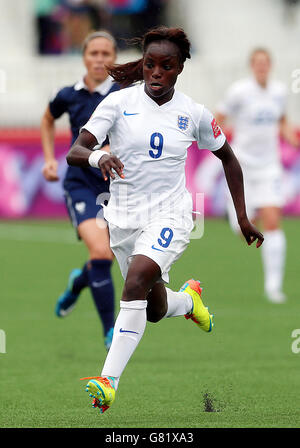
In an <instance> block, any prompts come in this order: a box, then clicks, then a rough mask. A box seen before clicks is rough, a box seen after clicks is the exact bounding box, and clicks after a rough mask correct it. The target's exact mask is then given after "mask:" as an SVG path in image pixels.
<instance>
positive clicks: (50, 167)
mask: <svg viewBox="0 0 300 448" xmlns="http://www.w3.org/2000/svg"><path fill="white" fill-rule="evenodd" d="M57 167H58V162H57V160H55V159H52V160H48V161H47V162H45V164H44V166H43V168H42V173H43V176H44V178H45V179H46V180H48V181H49V182H55V181H57V180H59V177H58V175H57Z"/></svg>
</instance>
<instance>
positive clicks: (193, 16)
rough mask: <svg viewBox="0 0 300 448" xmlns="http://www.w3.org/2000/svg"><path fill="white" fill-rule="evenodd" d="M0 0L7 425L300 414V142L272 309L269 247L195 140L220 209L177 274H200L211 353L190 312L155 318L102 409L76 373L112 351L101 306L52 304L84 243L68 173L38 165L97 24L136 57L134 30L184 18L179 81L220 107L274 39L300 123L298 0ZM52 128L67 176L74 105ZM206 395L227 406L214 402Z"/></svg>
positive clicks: (266, 418) (258, 419)
mask: <svg viewBox="0 0 300 448" xmlns="http://www.w3.org/2000/svg"><path fill="white" fill-rule="evenodd" d="M0 10H1V15H0V50H1V63H0V185H1V188H0V219H1V222H0V238H1V246H2V250H1V269H2V275H1V276H2V278H3V281H2V288H1V289H2V293H1V309H0V328H1V329H3V330H4V331H5V333H6V335H7V349H6V353H5V354H3V353H2V354H1V353H0V365H1V369H0V376H1V384H2V386H1V392H0V395H1V403H2V404H1V414H0V426H3V427H7V426H10V427H16V426H17V427H18V426H25V427H38V426H41V427H47V426H50V427H54V426H82V427H83V426H84V427H88V426H95V427H98V426H101V425H102V426H105V427H120V426H121V427H122V426H123V427H124V426H127V427H141V426H142V427H145V426H150V427H197V426H200V427H201V426H207V427H212V426H233V427H235V426H274V427H276V426H298V425H299V422H300V415H299V409H298V407H297V400H298V398H299V397H298V398H297V394H299V390H300V387H299V375H298V372H299V358H297V355H296V354H294V353H292V352H291V349H290V344H291V332H292V330H293V329H295V328H299V327H300V325H299V322H298V316H299V309H298V300H299V242H300V240H299V230H298V229H299V224H300V221H299V216H300V152H299V151H296V150H295V149H294V148H291V147H289V146H288V145H287V144H286V143H285V142H281V151H282V159H283V163H284V167H285V179H284V188H285V192H286V197H287V206H286V207H285V210H284V212H285V220H284V226H285V230H286V233H287V240H288V247H289V249H288V264H287V276H286V292H287V294H288V297H289V301H288V303H287V304H286V305H284V306H283V307H281V308H280V306H279V307H277V308H276V306H274V305H273V306H272V305H270V304H267V303H266V302H264V301H263V298H262V294H261V291H262V283H263V280H262V272H261V271H262V270H261V261H260V256H259V254H258V252H255V250H254V249H253V250H251V249H252V248H251V249H248V248H246V247H245V246H244V245H242V244H241V243H240V241H239V240H238V238H236V237H234V235H233V234H232V233H231V231H230V229H229V226H228V224H227V222H226V221H225V220H223V219H222V217H223V216H224V213H225V210H224V188H225V185H224V178H223V175H222V173H221V171H220V165H218V162H217V161H216V160H214V161H212V159H210V156H209V154H206V152H205V151H203V153H201V154H200V153H199V152H197V151H196V150H193V149H192V150H191V151H190V155H189V159H188V164H187V170H188V176H189V180H188V182H189V188H190V189H191V191H203V192H204V193H205V201H206V202H205V206H206V209H205V213H206V216H211V217H214V219H208V220H206V222H205V235H204V238H202V240H200V241H196V240H195V241H193V242H192V244H191V245H190V247H189V249H188V251H187V252H186V253H185V254H184V256H183V258H182V260H181V261H179V262H178V263H177V265H176V266H175V268H174V270H173V272H174V273H173V275H172V276H171V281H172V287H174V288H176V287H180V286H181V283H182V281H183V280H185V279H186V276H189V277H192V276H196V278H197V277H198V276H199V271H200V272H201V274H200V275H201V276H203V278H204V279H205V288H206V291H207V294H209V297H210V299H209V300H210V303H211V307H212V308H215V309H216V314H217V316H218V317H217V325H218V329H219V330H218V332H216V334H215V335H212V338H211V339H205V344H204V343H202V341H204V339H201V341H200V340H199V347H200V348H199V354H198V352H196V349H194V350H193V353H192V355H190V353H189V351H188V350H187V347H194V346H195V340H197V339H195V338H197V337H198V333H197V330H196V329H195V330H194V328H192V329H190V330H187V329H188V327H189V325H188V322H185V321H180V323H179V321H178V320H176V319H175V322H174V319H170V320H169V321H167V322H164V323H163V324H161V325H160V326H156V327H155V330H154V327H153V326H152V325H150V328H151V331H148V333H147V334H146V335H145V337H144V338H143V349H141V350H138V351H137V353H136V355H135V357H134V359H133V360H132V362H131V363H130V365H129V367H128V372H129V373H126V374H124V380H123V384H124V385H123V387H122V388H121V389H120V390H121V391H122V392H120V401H118V402H117V403H116V405H114V408H113V409H112V410H111V411H110V412H111V414H108V413H107V414H108V415H105V416H104V420H101V421H100V420H99V418H98V415H97V416H96V417H95V416H94V414H93V413H92V410H91V411H86V405H87V398H86V397H85V396H84V394H82V392H81V388H80V384H79V385H78V383H77V382H76V381H75V382H74V384H73V383H72V382H71V383H70V377H72V378H75V379H77V378H79V377H82V376H88V375H93V374H97V371H95V369H96V368H98V363H99V357H100V361H101V358H103V359H104V357H105V353H104V348H102V341H101V340H100V342H99V339H101V331H100V325H99V322H98V321H97V317H96V313H95V312H94V309H93V305H92V303H91V301H90V300H89V299H88V298H85V297H83V299H82V300H80V302H79V304H78V309H76V310H75V311H74V316H72V317H70V318H68V319H67V320H66V321H63V322H61V321H58V319H56V318H55V317H54V312H53V311H54V304H55V301H56V297H57V295H58V294H59V293H60V292H61V290H62V289H63V288H64V286H65V279H66V275H67V273H68V272H69V270H70V269H71V268H73V267H74V263H75V264H76V265H77V264H78V266H80V265H81V264H82V262H83V261H84V260H85V256H86V254H85V250H84V248H83V247H82V245H81V244H79V243H77V241H76V238H75V234H74V232H73V230H72V229H71V227H70V224H69V223H68V221H67V213H66V210H65V206H64V202H63V197H62V186H61V182H58V183H51V184H50V183H47V182H46V181H45V180H44V179H43V177H42V174H41V167H42V164H43V157H42V150H41V143H40V135H39V124H40V119H41V116H42V113H43V111H44V110H45V107H46V105H47V103H48V101H49V99H50V98H51V96H52V94H53V92H54V91H55V90H56V89H58V88H60V87H62V86H64V85H71V84H73V83H74V82H75V81H77V80H78V79H79V78H80V77H81V76H82V75H83V73H84V68H83V64H82V60H81V55H80V45H81V42H82V40H83V38H84V37H85V35H86V34H87V33H88V32H89V30H90V29H95V28H105V29H107V30H109V31H111V32H113V33H114V34H115V35H116V37H117V39H118V45H119V50H120V51H119V56H118V61H119V62H125V61H128V60H132V59H134V58H138V57H139V52H138V49H137V48H131V49H128V48H127V47H126V45H125V44H124V40H122V39H123V38H129V37H133V36H138V35H141V34H142V33H143V32H144V30H145V29H147V28H149V27H151V26H154V25H157V24H161V23H163V24H166V25H169V26H181V27H183V28H184V29H185V31H186V32H187V34H188V35H189V37H190V38H191V41H192V44H193V54H192V60H191V61H187V63H186V67H185V70H184V72H183V73H182V75H181V76H180V77H179V81H178V86H177V88H178V89H180V90H182V91H183V92H185V93H187V94H188V95H190V96H192V97H193V98H194V99H195V100H196V101H198V102H201V103H204V104H206V106H207V107H208V108H209V109H211V110H212V111H214V110H215V107H216V104H217V103H218V101H219V100H220V98H221V97H222V96H223V94H224V91H225V90H226V88H227V87H228V86H229V85H230V83H231V82H232V81H234V80H236V79H238V78H240V77H242V76H245V75H247V73H248V55H249V52H250V51H251V50H252V49H253V48H254V47H256V46H265V47H267V48H269V49H270V51H271V53H272V55H273V60H274V69H273V76H274V77H276V78H278V79H280V80H282V81H284V82H285V83H286V85H287V86H288V89H289V101H288V110H287V115H288V117H289V118H290V120H291V121H292V123H294V124H295V126H297V127H298V128H300V107H299V99H300V82H299V73H300V58H299V55H300V48H299V47H300V1H297V0H252V1H251V2H249V1H248V0H226V1H222V0H214V1H213V2H211V1H210V0H86V1H83V0H13V1H7V0H0ZM56 126H57V138H56V151H57V156H58V158H59V160H60V174H61V178H62V177H63V173H64V170H65V168H66V163H65V154H66V152H67V150H68V145H69V137H70V135H69V130H68V119H67V117H63V118H62V119H60V120H58V121H57V123H56ZM228 136H229V138H230V133H229V134H228ZM215 217H218V219H215ZM228 260H230V261H229V262H228ZM201 278H202V277H201ZM114 279H115V284H116V300H117V303H118V298H119V297H120V294H121V290H122V280H121V277H120V273H119V270H118V267H117V266H116V264H115V266H114ZM216 279H217V281H216ZM224 291H226V296H224ZM83 295H88V293H84V294H83ZM186 325H188V327H186ZM193 330H194V331H193ZM149 333H151V335H150V336H149ZM183 335H184V337H183ZM201 336H202V335H201ZM206 341H207V342H206ZM189 350H190V349H189ZM158 353H165V355H162V354H161V355H159V356H158ZM95 354H96V356H95ZM299 356H300V355H298V357H299ZM198 357H199V359H201V363H200V364H201V365H200V366H199V360H198ZM191 358H192V359H191ZM149 361H150V364H151V365H150V364H149ZM157 363H159V364H157ZM199 369H200V370H199ZM126 372H127V371H126ZM157 372H160V377H159V381H163V382H165V383H166V385H167V387H166V389H165V390H164V392H163V394H162V395H161V396H160V401H159V402H158V403H157V409H159V411H158V414H156V413H155V412H156V411H155V409H153V405H152V404H151V403H149V402H148V401H147V400H148V398H149V395H151V393H152V391H153V388H155V387H157V382H156V380H155V375H157ZM170 372H173V373H174V372H176V375H173V376H172V375H171V376H170ZM45 374H46V376H45ZM135 375H141V376H142V377H143V380H144V387H143V390H142V391H141V395H140V397H139V399H142V400H143V405H142V406H141V404H140V402H139V400H138V399H136V402H135V401H134V402H133V403H129V402H128V399H129V398H128V397H129V396H130V390H132V387H133V386H134V378H135ZM181 376H184V379H185V381H186V384H192V385H194V384H195V383H196V384H198V385H199V388H200V389H199V390H198V389H197V390H196V391H194V392H193V396H192V397H191V396H189V397H181V398H180V402H178V403H177V404H176V406H174V401H172V396H173V395H172V394H174V390H175V388H176V381H175V380H176V377H181ZM174 377H175V378H174ZM203 378H204V380H203ZM220 378H222V381H220ZM138 383H139V384H140V380H139V381H138ZM55 388H56V389H55ZM54 389H55V390H54ZM193 390H194V389H193ZM253 391H255V394H256V395H255V397H253ZM43 394H45V395H43ZM41 395H43V400H41V399H40V398H39V397H40V396H41ZM204 396H205V397H206V398H207V397H211V400H212V402H213V403H214V405H213V406H214V407H215V409H214V410H216V411H217V410H219V411H224V412H219V413H216V414H209V415H207V414H206V413H205V412H204V411H205V406H206V405H205V403H206V402H205V400H204V401H203V400H202V398H203V397H204ZM74 400H76V406H74ZM126 400H127V401H126ZM202 402H203V403H202ZM12 403H13V404H12ZM124 403H125V407H124ZM206 404H207V403H206ZM19 406H21V407H22V412H21V413H20V408H19ZM103 422H104V423H103Z"/></svg>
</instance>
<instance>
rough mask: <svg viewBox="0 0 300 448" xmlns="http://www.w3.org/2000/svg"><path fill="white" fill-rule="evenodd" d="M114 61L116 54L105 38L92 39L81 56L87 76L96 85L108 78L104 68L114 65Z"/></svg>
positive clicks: (111, 44)
mask: <svg viewBox="0 0 300 448" xmlns="http://www.w3.org/2000/svg"><path fill="white" fill-rule="evenodd" d="M115 60H116V52H115V49H114V46H113V43H112V42H111V41H110V40H109V39H106V38H105V37H96V38H95V39H92V40H91V41H90V42H89V43H88V44H87V47H86V49H85V52H84V54H83V61H84V65H85V66H86V69H87V73H88V76H90V77H91V78H92V79H93V81H95V82H98V83H100V82H103V81H104V80H105V79H106V78H107V76H108V73H107V71H106V68H105V66H108V65H112V64H114V63H115Z"/></svg>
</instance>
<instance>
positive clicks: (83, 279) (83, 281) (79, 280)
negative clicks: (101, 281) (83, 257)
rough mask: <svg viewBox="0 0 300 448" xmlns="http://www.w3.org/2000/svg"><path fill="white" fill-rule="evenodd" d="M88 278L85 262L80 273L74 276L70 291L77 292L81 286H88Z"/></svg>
mask: <svg viewBox="0 0 300 448" xmlns="http://www.w3.org/2000/svg"><path fill="white" fill-rule="evenodd" d="M88 284H89V279H88V272H87V263H85V265H84V266H83V268H82V273H81V275H79V276H78V277H76V278H75V280H74V282H73V288H72V292H73V293H74V294H79V293H80V292H81V290H82V289H83V288H85V287H86V286H88Z"/></svg>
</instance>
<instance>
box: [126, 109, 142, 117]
mask: <svg viewBox="0 0 300 448" xmlns="http://www.w3.org/2000/svg"><path fill="white" fill-rule="evenodd" d="M123 114H124V115H125V116H126V117H128V116H129V115H139V114H140V113H139V112H136V113H134V114H128V113H127V112H126V110H124V112H123Z"/></svg>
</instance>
